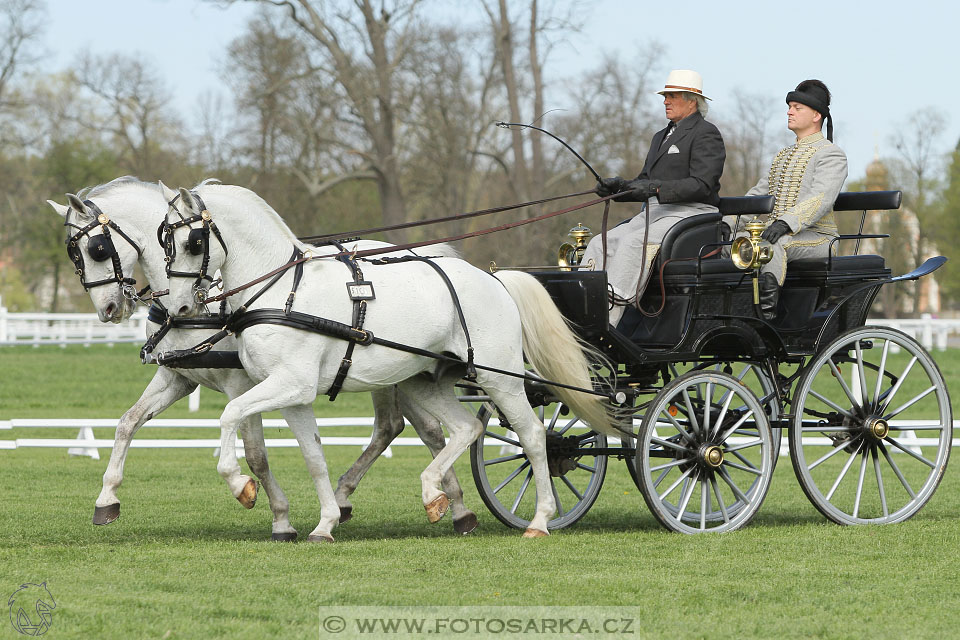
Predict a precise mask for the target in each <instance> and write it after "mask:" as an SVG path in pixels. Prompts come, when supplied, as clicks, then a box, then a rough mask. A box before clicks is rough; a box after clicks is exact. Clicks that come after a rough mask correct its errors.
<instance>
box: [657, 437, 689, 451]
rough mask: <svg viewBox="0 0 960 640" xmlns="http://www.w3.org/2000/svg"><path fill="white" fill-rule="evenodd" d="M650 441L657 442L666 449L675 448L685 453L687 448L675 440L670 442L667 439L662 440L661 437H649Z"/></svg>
mask: <svg viewBox="0 0 960 640" xmlns="http://www.w3.org/2000/svg"><path fill="white" fill-rule="evenodd" d="M650 442H651V443H653V444H658V445H660V446H661V447H664V448H667V449H675V450H676V451H682V452H684V453H687V448H686V447H684V446H683V445H679V444H677V443H676V442H671V441H669V440H664V439H663V438H650Z"/></svg>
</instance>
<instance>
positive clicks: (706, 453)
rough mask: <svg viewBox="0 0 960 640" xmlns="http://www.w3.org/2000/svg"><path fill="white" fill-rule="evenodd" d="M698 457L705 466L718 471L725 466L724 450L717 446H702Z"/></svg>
mask: <svg viewBox="0 0 960 640" xmlns="http://www.w3.org/2000/svg"><path fill="white" fill-rule="evenodd" d="M698 457H699V458H700V461H701V462H702V463H703V464H705V465H707V466H708V467H711V468H713V469H717V468H719V467H720V465H722V464H723V449H721V448H720V447H719V446H717V445H715V444H704V445H701V446H700V451H699V456H698Z"/></svg>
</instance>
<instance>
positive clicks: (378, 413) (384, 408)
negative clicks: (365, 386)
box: [336, 387, 442, 522]
mask: <svg viewBox="0 0 960 640" xmlns="http://www.w3.org/2000/svg"><path fill="white" fill-rule="evenodd" d="M370 395H371V398H372V399H373V415H374V420H373V433H372V434H371V435H370V444H369V445H368V446H367V447H366V448H365V449H364V450H363V453H361V454H360V457H359V458H357V461H356V462H354V463H353V465H352V466H351V467H350V468H349V469H348V470H347V472H346V473H344V474H343V475H342V476H340V480H338V481H337V490H336V497H337V505H338V506H339V507H340V522H346V521H347V520H349V519H350V518H351V517H353V504H351V503H350V496H351V495H352V494H353V492H354V491H355V490H356V489H357V485H358V484H360V480H362V479H363V476H364V475H365V474H366V473H367V471H369V470H370V467H371V466H373V463H374V462H376V461H377V458H379V457H380V454H382V453H383V452H384V451H386V449H387V447H388V446H390V443H391V442H393V441H394V439H395V438H396V437H397V436H398V435H399V434H400V432H401V431H403V427H404V424H403V414H401V413H400V407H399V406H398V404H397V390H396V388H395V387H390V388H387V389H379V390H377V391H374V392H373V393H371V394H370ZM441 435H442V434H441Z"/></svg>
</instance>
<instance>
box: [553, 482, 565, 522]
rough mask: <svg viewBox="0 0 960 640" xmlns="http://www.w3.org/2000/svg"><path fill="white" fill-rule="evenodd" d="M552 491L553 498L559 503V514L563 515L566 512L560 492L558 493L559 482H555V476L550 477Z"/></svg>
mask: <svg viewBox="0 0 960 640" xmlns="http://www.w3.org/2000/svg"><path fill="white" fill-rule="evenodd" d="M550 491H551V493H553V500H554V502H556V503H557V516H562V515H563V514H565V513H566V511H564V510H563V503H562V502H560V494H559V493H557V484H556V483H555V482H553V478H551V479H550Z"/></svg>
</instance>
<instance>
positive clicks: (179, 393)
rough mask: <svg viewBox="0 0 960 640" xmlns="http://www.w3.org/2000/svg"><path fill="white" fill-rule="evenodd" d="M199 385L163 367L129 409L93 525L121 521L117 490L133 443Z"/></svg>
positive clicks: (117, 435) (118, 431)
mask: <svg viewBox="0 0 960 640" xmlns="http://www.w3.org/2000/svg"><path fill="white" fill-rule="evenodd" d="M194 388H196V385H195V384H194V383H192V382H190V381H189V380H187V379H186V378H184V377H183V376H181V375H180V374H178V373H175V372H174V371H172V370H170V369H167V368H166V367H159V368H158V369H157V372H156V373H155V374H154V376H153V379H152V380H151V381H150V384H148V385H147V388H146V389H144V390H143V393H142V394H140V399H139V400H137V402H136V404H134V405H133V406H132V407H130V408H129V409H127V411H126V413H124V414H123V416H122V417H121V418H120V422H118V423H117V429H116V433H115V435H114V444H113V450H112V451H111V452H110V461H109V462H108V463H107V470H106V471H105V472H104V474H103V488H102V489H101V490H100V496H99V497H98V498H97V502H96V506H95V508H94V510H93V524H110V523H111V522H113V521H114V520H116V519H117V518H118V517H120V499H119V498H118V497H117V489H118V488H120V484H121V483H122V482H123V465H124V463H125V462H126V460H127V452H128V451H129V450H130V441H131V440H133V436H134V435H135V434H136V433H137V430H139V429H140V427H141V426H143V423H144V422H146V421H147V420H149V419H150V418H152V417H153V416H155V415H157V414H158V413H160V412H162V411H163V410H164V409H166V408H167V407H169V406H170V405H172V404H173V403H174V402H176V401H177V400H179V399H180V398H184V397H186V396H188V395H190V392H191V391H193V390H194Z"/></svg>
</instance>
